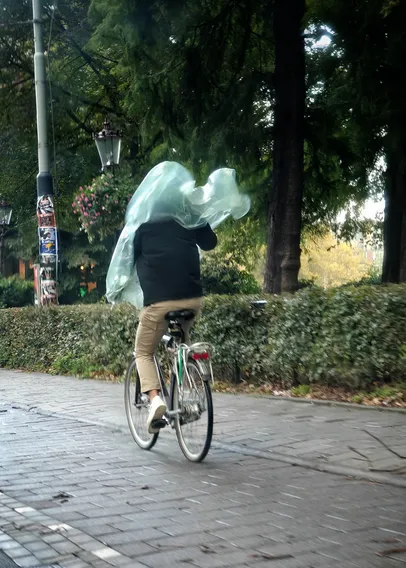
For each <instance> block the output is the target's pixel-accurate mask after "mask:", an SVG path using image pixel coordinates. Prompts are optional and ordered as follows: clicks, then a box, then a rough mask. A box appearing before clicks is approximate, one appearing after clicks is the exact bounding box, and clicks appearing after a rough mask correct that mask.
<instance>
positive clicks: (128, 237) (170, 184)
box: [106, 162, 250, 308]
mask: <svg viewBox="0 0 406 568" xmlns="http://www.w3.org/2000/svg"><path fill="white" fill-rule="evenodd" d="M249 209H250V199H249V197H248V196H246V195H242V194H240V192H239V191H238V187H237V184H236V181H235V171H234V170H232V169H229V168H222V169H219V170H216V171H215V172H213V173H212V174H211V175H210V177H209V178H208V180H207V183H206V185H204V186H199V187H196V184H195V181H194V179H193V177H192V175H191V174H190V173H189V172H188V170H187V169H186V168H184V167H183V166H181V165H180V164H178V163H177V162H162V163H161V164H158V165H157V166H155V167H154V168H153V169H152V170H151V171H150V172H149V173H148V174H147V176H146V177H145V178H144V180H143V181H142V183H141V184H140V186H139V187H138V189H137V191H136V192H135V193H134V195H133V197H132V199H131V201H130V203H129V204H128V207H127V211H126V215H125V227H124V229H123V230H122V232H121V235H120V238H119V240H118V242H117V245H116V248H115V250H114V253H113V257H112V259H111V263H110V267H109V270H108V273H107V281H106V284H107V291H106V297H107V300H108V301H109V302H111V303H119V302H130V303H131V304H134V305H135V306H136V307H137V308H142V307H143V293H142V290H141V286H140V283H139V279H138V275H137V270H136V267H135V266H134V236H135V233H136V231H137V229H138V228H139V227H140V226H141V225H142V224H143V223H147V222H157V221H164V220H169V219H173V220H175V221H177V222H178V223H179V224H180V225H182V226H183V227H185V228H186V229H196V228H198V227H203V226H204V225H206V224H207V223H208V224H209V225H210V226H211V227H212V228H213V229H215V228H216V227H218V225H220V223H222V222H223V221H224V220H225V219H227V217H229V216H230V215H231V216H232V217H233V218H234V219H240V218H241V217H243V216H244V215H246V214H247V213H248V211H249Z"/></svg>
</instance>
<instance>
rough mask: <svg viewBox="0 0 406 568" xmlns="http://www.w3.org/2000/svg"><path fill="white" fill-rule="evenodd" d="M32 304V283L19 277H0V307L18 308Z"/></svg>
mask: <svg viewBox="0 0 406 568" xmlns="http://www.w3.org/2000/svg"><path fill="white" fill-rule="evenodd" d="M33 304H34V285H33V283H32V282H29V281H26V280H20V278H17V277H13V278H1V277H0V308H18V307H22V306H30V305H33Z"/></svg>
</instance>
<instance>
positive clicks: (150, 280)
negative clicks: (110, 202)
mask: <svg viewBox="0 0 406 568" xmlns="http://www.w3.org/2000/svg"><path fill="white" fill-rule="evenodd" d="M216 245H217V237H216V235H215V233H214V232H213V231H212V229H211V228H210V226H209V225H206V226H205V227H202V228H200V229H184V228H183V227H182V226H181V225H179V223H176V221H165V222H158V223H145V224H144V225H141V227H140V228H139V229H138V231H137V232H136V234H135V238H134V259H135V262H136V264H137V272H138V277H139V279H140V284H141V288H142V291H143V293H144V306H149V305H151V304H156V303H157V302H165V301H169V300H186V299H190V298H200V297H201V296H203V290H202V286H201V283H200V258H199V251H198V248H197V246H199V247H200V248H201V249H202V250H205V251H208V250H212V249H214V248H215V246H216Z"/></svg>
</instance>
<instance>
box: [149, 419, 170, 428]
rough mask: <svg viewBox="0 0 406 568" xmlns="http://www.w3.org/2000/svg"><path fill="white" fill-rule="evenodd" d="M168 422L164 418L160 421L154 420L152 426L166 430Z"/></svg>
mask: <svg viewBox="0 0 406 568" xmlns="http://www.w3.org/2000/svg"><path fill="white" fill-rule="evenodd" d="M166 424H167V422H166V420H164V419H163V418H159V419H158V420H153V421H152V422H151V426H152V427H153V428H165V426H166Z"/></svg>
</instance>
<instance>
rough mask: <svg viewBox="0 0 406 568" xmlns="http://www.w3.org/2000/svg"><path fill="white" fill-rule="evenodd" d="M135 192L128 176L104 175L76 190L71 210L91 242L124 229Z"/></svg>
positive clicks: (127, 174)
mask: <svg viewBox="0 0 406 568" xmlns="http://www.w3.org/2000/svg"><path fill="white" fill-rule="evenodd" d="M134 189H135V188H134V181H133V180H132V177H131V175H129V173H128V172H124V173H120V175H116V176H113V174H111V173H107V174H103V175H101V176H100V177H98V178H95V179H94V180H93V181H92V183H91V184H90V185H86V186H84V187H80V188H79V193H77V194H76V196H75V199H74V201H73V203H72V208H73V211H74V213H76V215H78V217H79V220H80V224H81V228H82V230H83V231H85V232H86V233H87V235H88V237H89V241H90V242H93V241H94V240H95V239H98V240H102V239H104V238H105V237H108V236H111V235H114V234H115V233H116V231H118V230H119V229H121V228H122V227H123V223H124V214H125V210H126V207H127V205H128V202H129V200H130V199H131V197H132V195H133V193H134Z"/></svg>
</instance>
